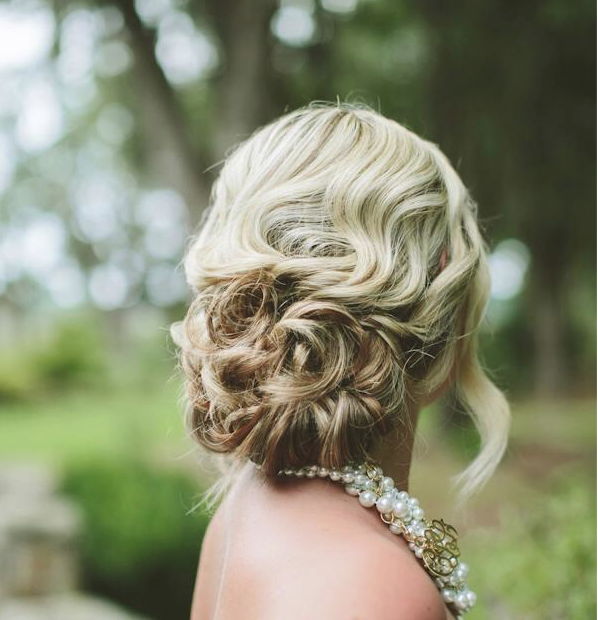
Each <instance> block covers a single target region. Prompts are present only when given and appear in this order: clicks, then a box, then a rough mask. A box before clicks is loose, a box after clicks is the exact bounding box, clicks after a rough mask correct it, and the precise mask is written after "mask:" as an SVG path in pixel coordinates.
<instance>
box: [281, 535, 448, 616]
mask: <svg viewBox="0 0 598 620" xmlns="http://www.w3.org/2000/svg"><path fill="white" fill-rule="evenodd" d="M353 543H355V544H349V545H347V546H348V547H350V549H345V550H344V551H343V552H342V555H341V556H338V555H336V554H334V555H332V556H331V557H330V558H327V557H324V555H322V557H321V558H319V561H318V564H317V569H316V570H313V569H312V571H311V573H312V575H313V578H311V579H306V580H305V579H302V580H301V583H300V585H298V586H297V588H292V589H291V590H290V591H289V589H287V591H286V593H285V594H286V596H285V597H284V598H285V607H286V608H287V610H288V611H287V615H286V616H285V617H286V618H288V619H289V620H304V619H305V620H307V619H308V618H309V619H310V620H324V619H326V620H347V619H348V618H350V619H351V620H446V619H447V617H448V618H450V617H451V616H450V615H447V610H446V607H445V605H444V602H443V601H442V598H441V596H440V594H439V592H438V590H437V588H436V586H435V584H434V583H433V582H432V580H431V579H430V577H429V576H428V574H427V573H426V572H425V571H424V569H423V568H422V567H421V566H420V565H419V563H418V561H417V560H416V559H415V557H414V556H413V555H412V554H411V552H410V551H409V550H408V549H406V548H405V549H401V548H400V547H399V546H398V545H393V544H391V543H389V541H387V540H384V539H381V540H380V541H372V540H368V543H367V544H365V541H364V542H362V543H361V544H360V543H359V538H356V539H355V540H354V541H353ZM339 559H340V560H341V561H339ZM290 610H292V614H291V615H289V613H290ZM274 617H275V616H273V618H274Z"/></svg>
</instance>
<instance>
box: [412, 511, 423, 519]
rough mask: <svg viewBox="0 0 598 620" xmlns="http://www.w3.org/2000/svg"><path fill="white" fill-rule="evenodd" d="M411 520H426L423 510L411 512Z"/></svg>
mask: <svg viewBox="0 0 598 620" xmlns="http://www.w3.org/2000/svg"><path fill="white" fill-rule="evenodd" d="M411 518H412V519H415V520H416V521H420V520H421V519H423V518H424V511H423V510H422V509H421V508H414V509H413V510H412V511H411Z"/></svg>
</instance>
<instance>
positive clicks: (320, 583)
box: [191, 253, 454, 620]
mask: <svg viewBox="0 0 598 620" xmlns="http://www.w3.org/2000/svg"><path fill="white" fill-rule="evenodd" d="M440 263H441V264H440V268H441V269H443V268H444V266H445V263H446V254H445V253H443V256H442V258H441V261H440ZM451 381H452V378H449V379H448V380H447V382H446V383H445V384H444V385H443V386H441V387H440V388H439V389H438V390H437V391H436V392H435V393H434V394H431V395H430V396H429V397H428V399H426V401H424V402H420V403H417V404H413V406H412V408H411V409H410V411H409V412H408V416H409V419H410V424H408V425H406V426H401V427H400V429H398V430H397V431H396V432H393V433H390V434H389V435H388V436H386V437H385V438H384V439H383V440H382V441H380V442H379V444H378V445H377V446H375V447H374V449H373V450H372V453H371V456H372V457H373V458H374V459H375V460H376V461H377V462H378V463H379V464H380V465H381V467H382V469H383V471H384V473H385V474H386V475H389V476H391V477H392V478H393V479H394V480H395V484H396V486H397V487H398V488H400V489H403V490H406V491H408V484H409V470H410V466H411V458H412V449H413V440H414V432H415V428H416V424H417V419H418V417H419V411H420V408H421V407H422V406H425V405H427V404H429V403H430V402H432V401H434V400H436V399H437V398H438V397H439V396H440V395H441V394H442V393H444V392H445V390H446V389H447V388H448V387H449V385H450V383H451ZM191 620H454V618H453V616H452V614H451V613H450V612H449V610H448V609H447V608H446V607H445V605H444V602H443V600H442V598H441V596H440V593H439V592H438V589H437V588H436V585H435V584H434V582H433V581H432V579H431V577H430V576H429V575H428V573H427V572H426V571H425V570H424V569H423V567H422V566H421V564H420V563H419V561H418V560H417V559H416V557H415V556H414V554H413V553H412V552H411V551H410V549H409V548H408V546H407V543H406V542H405V540H404V539H403V538H402V537H401V536H396V535H394V534H392V533H391V532H390V531H389V529H388V527H386V526H384V525H383V524H382V523H381V521H380V517H379V514H378V512H377V511H376V510H373V509H370V510H366V509H364V508H363V507H362V506H361V505H360V504H359V502H357V501H356V498H355V497H351V496H349V495H348V494H347V493H345V491H344V489H343V487H342V485H340V484H337V483H334V482H332V481H330V480H327V479H322V478H313V479H310V480H306V479H293V478H286V477H284V478H280V479H278V480H268V481H266V480H264V479H263V477H262V476H261V475H260V472H259V471H258V470H257V469H256V468H255V466H254V465H253V464H252V463H251V462H248V463H247V465H246V466H245V468H244V469H243V470H242V472H241V473H240V475H239V477H238V478H237V480H236V481H235V483H234V485H233V487H232V488H231V490H230V492H229V493H228V495H227V496H226V498H225V500H224V501H223V502H222V503H221V505H220V506H219V507H218V509H217V510H216V512H215V514H214V516H213V517H212V520H211V522H210V525H209V527H208V530H207V532H206V535H205V537H204V540H203V543H202V549H201V554H200V561H199V567H198V572H197V579H196V583H195V590H194V594H193V604H192V609H191Z"/></svg>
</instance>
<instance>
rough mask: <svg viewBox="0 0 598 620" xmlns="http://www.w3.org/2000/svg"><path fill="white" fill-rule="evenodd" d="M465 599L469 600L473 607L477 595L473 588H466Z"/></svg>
mask: <svg viewBox="0 0 598 620" xmlns="http://www.w3.org/2000/svg"><path fill="white" fill-rule="evenodd" d="M467 600H468V601H469V604H470V606H471V607H473V606H474V605H475V604H476V601H477V600H478V597H477V596H476V593H475V592H474V591H473V590H468V592H467Z"/></svg>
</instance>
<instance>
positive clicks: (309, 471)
mask: <svg viewBox="0 0 598 620" xmlns="http://www.w3.org/2000/svg"><path fill="white" fill-rule="evenodd" d="M305 475H306V476H307V477H308V478H315V477H316V472H315V471H312V470H311V469H308V470H307V471H306V472H305Z"/></svg>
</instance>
